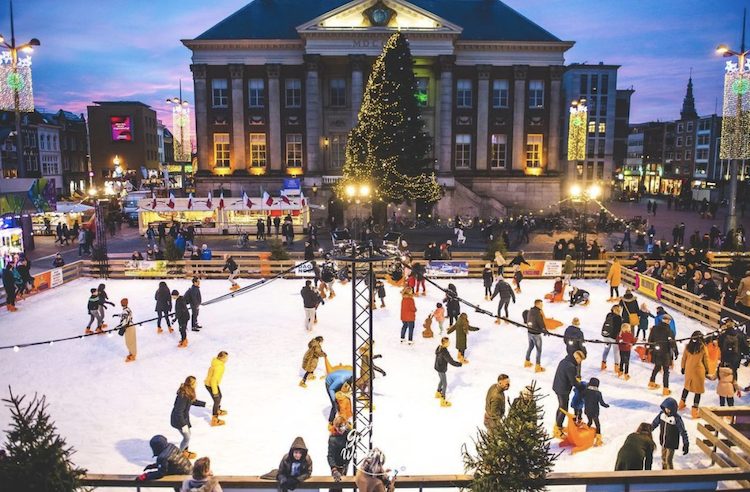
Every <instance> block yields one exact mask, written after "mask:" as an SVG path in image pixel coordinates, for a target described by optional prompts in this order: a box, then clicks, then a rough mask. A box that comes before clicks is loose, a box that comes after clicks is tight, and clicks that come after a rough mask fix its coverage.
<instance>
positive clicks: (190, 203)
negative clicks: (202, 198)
mask: <svg viewBox="0 0 750 492" xmlns="http://www.w3.org/2000/svg"><path fill="white" fill-rule="evenodd" d="M187 208H188V210H192V209H193V194H192V193H190V195H189V196H188V206H187Z"/></svg>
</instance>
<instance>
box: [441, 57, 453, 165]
mask: <svg viewBox="0 0 750 492" xmlns="http://www.w3.org/2000/svg"><path fill="white" fill-rule="evenodd" d="M455 61H456V57H455V56H452V55H442V56H440V57H439V58H438V63H439V64H440V99H439V102H438V105H439V107H440V131H439V133H440V152H439V153H438V173H441V174H450V172H451V159H452V156H453V64H454V62H455Z"/></svg>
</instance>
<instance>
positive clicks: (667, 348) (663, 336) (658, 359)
mask: <svg viewBox="0 0 750 492" xmlns="http://www.w3.org/2000/svg"><path fill="white" fill-rule="evenodd" d="M671 319H672V318H671V316H669V315H666V316H664V318H662V320H661V321H660V322H659V323H657V324H656V325H655V326H654V327H653V328H652V329H651V333H650V334H649V336H648V343H649V347H650V350H651V361H652V362H653V363H654V370H653V371H652V372H651V378H650V379H649V382H648V389H658V388H659V385H658V384H656V375H657V374H659V371H662V378H663V383H664V390H663V391H662V394H663V395H664V396H667V395H669V394H670V393H671V391H669V366H670V365H671V364H672V360H673V358H674V360H677V355H678V352H677V344H676V343H675V341H674V337H673V336H672V330H671V329H670V328H669V322H670V321H671ZM675 405H677V403H675Z"/></svg>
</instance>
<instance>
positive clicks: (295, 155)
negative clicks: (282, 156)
mask: <svg viewBox="0 0 750 492" xmlns="http://www.w3.org/2000/svg"><path fill="white" fill-rule="evenodd" d="M286 167H302V135H300V134H299V133H292V134H289V135H287V136H286Z"/></svg>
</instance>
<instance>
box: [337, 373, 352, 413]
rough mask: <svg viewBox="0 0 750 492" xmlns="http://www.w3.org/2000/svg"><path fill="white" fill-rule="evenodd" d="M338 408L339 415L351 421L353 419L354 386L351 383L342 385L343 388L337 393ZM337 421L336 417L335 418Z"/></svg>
mask: <svg viewBox="0 0 750 492" xmlns="http://www.w3.org/2000/svg"><path fill="white" fill-rule="evenodd" d="M335 398H336V408H337V409H338V410H337V415H340V416H342V417H344V418H345V419H346V421H347V422H348V421H350V420H351V419H352V417H353V413H352V385H351V384H349V382H345V383H344V384H343V385H341V388H340V389H339V390H338V391H337V392H336V395H335ZM334 420H335V417H334Z"/></svg>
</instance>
